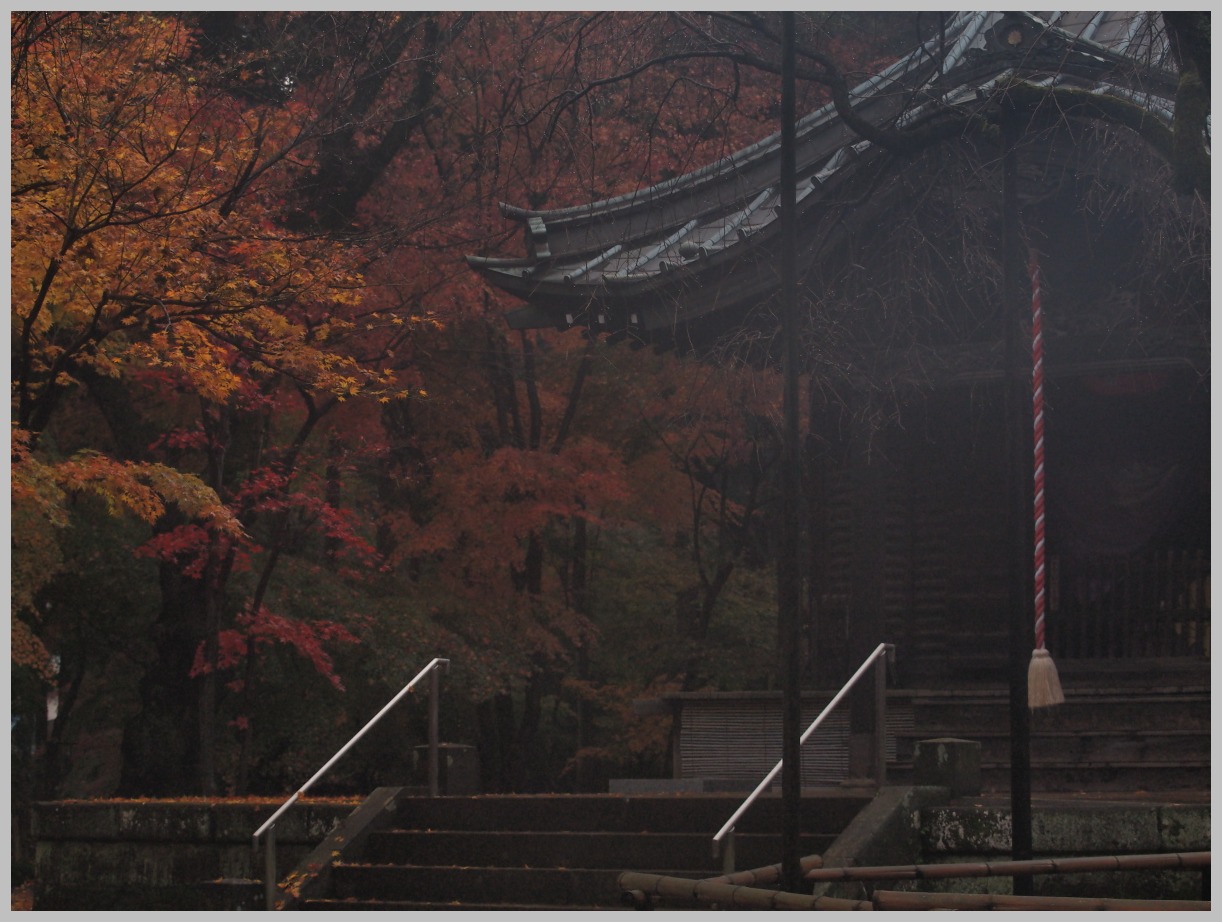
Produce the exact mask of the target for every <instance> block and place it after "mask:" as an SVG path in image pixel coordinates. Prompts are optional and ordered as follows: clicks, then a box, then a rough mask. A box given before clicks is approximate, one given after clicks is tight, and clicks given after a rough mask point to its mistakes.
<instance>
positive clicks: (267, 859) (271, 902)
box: [263, 824, 280, 912]
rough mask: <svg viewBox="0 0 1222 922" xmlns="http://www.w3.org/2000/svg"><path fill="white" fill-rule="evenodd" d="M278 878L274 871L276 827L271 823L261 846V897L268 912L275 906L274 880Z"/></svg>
mask: <svg viewBox="0 0 1222 922" xmlns="http://www.w3.org/2000/svg"><path fill="white" fill-rule="evenodd" d="M279 879H280V878H279V875H278V874H277V872H276V827H275V825H274V824H273V825H271V826H269V827H268V829H267V842H266V844H265V845H264V846H263V899H264V905H265V906H266V907H267V911H268V912H271V911H272V910H274V909H275V908H276V881H277V880H279Z"/></svg>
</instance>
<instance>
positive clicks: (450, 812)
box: [287, 788, 870, 910]
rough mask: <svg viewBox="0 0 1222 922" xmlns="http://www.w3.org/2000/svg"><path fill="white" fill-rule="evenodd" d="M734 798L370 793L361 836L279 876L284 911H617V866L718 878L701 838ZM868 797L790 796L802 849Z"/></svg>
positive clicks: (748, 855)
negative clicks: (795, 802)
mask: <svg viewBox="0 0 1222 922" xmlns="http://www.w3.org/2000/svg"><path fill="white" fill-rule="evenodd" d="M379 798H380V800H379ZM742 799H743V795H741V794H688V793H682V794H644V795H631V796H628V795H615V794H606V795H533V796H521V797H518V796H511V795H506V796H496V795H488V796H475V797H438V798H428V797H420V796H414V795H410V794H401V793H399V792H397V791H396V789H387V788H383V789H380V790H379V792H375V795H374V797H373V798H371V802H373V804H374V806H373V807H372V808H371V809H370V810H368V811H366V812H367V813H369V814H370V816H371V817H375V818H376V819H375V821H374V822H371V823H368V825H367V826H366V828H365V829H363V830H359V829H356V828H355V827H354V826H352V825H351V824H349V825H348V826H347V828H344V827H341V828H340V829H339V830H337V831H336V832H335V833H333V834H332V836H331V837H329V839H328V840H327V841H324V842H323V843H322V845H320V846H319V848H318V849H316V850H315V852H314V853H313V855H312V856H311V857H310V858H307V859H306V861H305V862H303V863H302V865H301V866H299V871H297V872H294V874H293V875H291V877H290V886H291V887H292V889H293V890H295V891H296V898H295V899H293V900H291V901H290V902H289V904H288V907H287V908H295V909H303V910H363V909H369V910H373V909H425V910H442V909H464V910H503V909H526V910H539V909H615V908H623V907H622V906H621V905H620V892H619V888H618V886H617V878H618V876H619V874H620V873H621V872H622V871H625V870H634V871H646V872H650V873H657V874H666V875H669V876H675V877H689V878H703V877H711V876H715V875H717V874H720V873H721V866H720V863H719V861H718V860H717V859H714V858H713V855H712V847H711V840H712V837H713V833H715V832H716V831H717V830H718V829H719V828H720V827H721V825H722V824H723V823H724V822H725V821H726V820H727V819H728V818H729V817H730V815H731V814H732V813H733V812H734V810H735V809H736V808H737V807H738V805H739V804H740V803H741V802H742ZM869 802H870V794H869V793H861V792H855V791H846V792H841V791H838V790H834V789H829V790H828V791H826V792H825V791H819V792H814V793H810V794H807V795H806V796H804V798H803V802H802V813H803V815H802V829H803V830H804V834H803V837H802V845H803V853H804V854H820V853H822V852H823V851H824V850H825V849H826V848H827V847H828V846H829V845H830V844H831V843H832V842H833V841H834V840H835V838H836V837H837V836H838V835H839V834H840V833H841V832H842V831H843V830H844V828H845V827H846V826H847V825H848V824H849V822H850V821H851V820H852V819H853V817H854V816H856V815H857V813H858V812H859V811H860V810H861V809H862V808H863V807H864V806H865V805H866V804H868V803H869ZM378 803H382V804H383V806H381V807H378V806H377V804H378ZM781 806H782V804H781V799H780V797H779V795H776V794H767V795H765V796H764V797H762V798H761V799H760V800H759V801H758V802H757V803H756V804H755V805H754V806H753V807H752V808H751V811H750V812H749V813H748V814H747V815H746V816H745V817H744V818H743V820H742V822H741V824H740V827H739V829H738V832H737V841H736V854H737V858H738V861H737V865H738V867H739V868H740V869H743V868H756V867H763V866H765V865H770V864H776V863H777V862H779V861H780V860H781V854H782V846H781V829H782V816H781ZM359 812H360V811H358V813H359ZM354 817H356V814H354ZM336 853H338V856H336ZM328 861H329V862H330V863H329V864H326V863H327V862H328ZM324 864H326V867H325V868H324V867H323V865H324Z"/></svg>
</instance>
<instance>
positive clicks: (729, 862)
mask: <svg viewBox="0 0 1222 922" xmlns="http://www.w3.org/2000/svg"><path fill="white" fill-rule="evenodd" d="M894 651H895V645H894V644H889V643H880V644H879V645H878V646H877V647H875V648H874V652H873V653H871V654H870V655H869V656H867V657H866V660H865V662H864V663H862V664H861V665H860V666H859V667H858V668H857V671H856V672H854V673H853V675H852V677H851V678H850V679H849V680H848V681H847V682H845V683H844V687H843V688H841V689H840V691H838V692H837V693H836V696H835V697H834V698H832V700H831V701H829V702H828V703H827V706H826V707H824V708H823V710H822V711H820V712H819V716H818V717H816V718H815V719H814V721H813V722H812V723H811V725H810V726H809V727H807V728H806V730H805V732H803V734H802V736H801V737H800V738H799V739H798V745H799V746H802V745H804V744H805V743H806V741H807V740H808V739H809V738H810V735H811V734H812V733H814V732H815V730H816V729H818V727H819V725H820V724H822V723H823V720H824V718H826V717H827V716H828V715H829V714H830V713H831V712H832V709H833V708H835V707H836V705H838V704H839V703H840V701H841V699H842V698H844V696H845V695H847V694H848V693H849V690H850V689H852V687H853V686H854V685H856V684H857V680H858V679H860V678H861V677H862V675H863V674H864V673H865V671H866V670H867V669H869V668H870V667H871V666H872V665H874V663H875V662H876V661H877V660H878V659H879V658H880V657H882V656H885V655H889V654H890V655H893V654H894ZM881 678H882V679H885V678H886V673H883V674H882V676H881ZM884 700H885V699H884ZM875 721H876V723H878V724H879V725H880V726H883V715H882V714H881V713H880V714H876V715H875ZM884 729H885V727H884ZM878 730H879V727H876V728H875V733H876V735H878V736H881V734H880V733H878ZM879 748H881V744H880V746H879ZM875 759H876V765H878V764H881V763H883V762H884V759H883V758H882V757H881V754H880V753H875ZM783 764H785V760H784V759H781V760H780V761H779V762H777V763H776V765H774V766H773V767H772V771H770V772H768V774H767V775H765V776H764V780H763V781H761V782H760V783H759V784H758V785H756V787H755V790H754V791H752V792H751V793H750V794H748V795H747V799H746V800H744V801H743V802H742V804H741V805H740V806H739V808H738V809H737V810H735V811H734V814H733V815H732V816H731V817H730V818H729V819H728V820H726V822H725V825H724V826H722V827H721V829H720V830H718V832H717V835H715V836H713V857H714V858H716V857H717V856H718V855H720V854H721V840H722V839H724V838H726V836H727V835H728V836H729V837H730V838H729V840H728V841H729V843H730V846H731V847H730V848H729V849H728V850H727V851H726V855H725V862H724V865H725V870H726V872H727V873H730V872H732V871H733V870H734V849H733V842H734V827H735V826H736V825H737V824H738V821H739V820H740V819H741V818H742V816H743V814H744V813H746V812H747V810H748V809H750V807H751V805H752V804H753V803H755V801H756V800H757V799H758V798H759V796H760V794H762V793H763V792H764V790H765V789H766V788H767V787H768V785H770V784H771V783H772V781H773V779H774V778H776V776H777V773H778V772H780V770H781V766H782V765H783ZM880 782H881V779H880Z"/></svg>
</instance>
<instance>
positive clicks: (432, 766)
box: [429, 669, 441, 797]
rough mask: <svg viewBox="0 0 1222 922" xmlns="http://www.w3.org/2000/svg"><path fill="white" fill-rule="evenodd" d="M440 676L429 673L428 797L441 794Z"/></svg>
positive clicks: (435, 672) (433, 671)
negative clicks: (439, 756)
mask: <svg viewBox="0 0 1222 922" xmlns="http://www.w3.org/2000/svg"><path fill="white" fill-rule="evenodd" d="M440 700H441V676H440V675H439V674H438V671H437V670H436V669H433V670H431V671H430V672H429V797H437V796H438V795H439V794H440V793H441V780H440V760H439V759H438V751H437V750H438V745H439V743H438V740H439V739H440V738H441V737H440V730H439V724H440V712H441V706H440V703H439V702H440Z"/></svg>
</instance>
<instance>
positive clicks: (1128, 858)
mask: <svg viewBox="0 0 1222 922" xmlns="http://www.w3.org/2000/svg"><path fill="white" fill-rule="evenodd" d="M1211 854H1212V853H1211V852H1169V853H1166V854H1154V855H1092V856H1088V857H1084V858H1036V859H1033V860H1030V861H989V862H971V863H964V864H958V863H952V864H907V865H894V866H891V867H887V866H876V867H848V868H823V867H816V868H813V869H811V870H809V871H807V872H806V879H807V880H810V881H842V880H947V879H952V878H959V877H1013V876H1014V875H1016V874H1080V873H1087V872H1092V871H1163V870H1180V869H1199V868H1207V867H1209V866H1210V856H1211Z"/></svg>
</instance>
